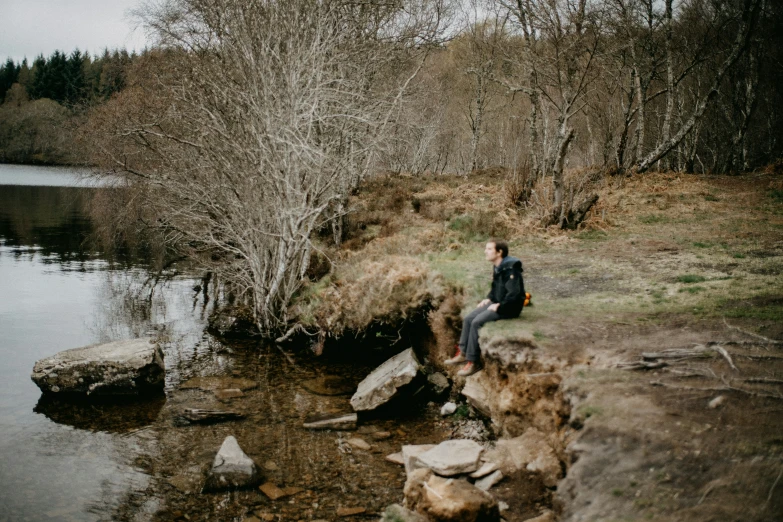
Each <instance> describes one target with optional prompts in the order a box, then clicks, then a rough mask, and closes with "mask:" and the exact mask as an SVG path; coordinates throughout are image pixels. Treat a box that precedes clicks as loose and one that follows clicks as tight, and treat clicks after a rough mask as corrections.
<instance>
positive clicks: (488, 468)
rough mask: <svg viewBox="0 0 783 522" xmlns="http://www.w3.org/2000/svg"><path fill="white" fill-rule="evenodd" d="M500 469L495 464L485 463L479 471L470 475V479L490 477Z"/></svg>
mask: <svg viewBox="0 0 783 522" xmlns="http://www.w3.org/2000/svg"><path fill="white" fill-rule="evenodd" d="M496 469H498V465H497V463H495V462H485V463H484V464H482V465H481V467H480V468H479V469H477V470H476V471H474V472H473V473H471V474H470V478H474V479H477V478H481V477H485V476H487V475H489V474H490V473H492V472H493V471H495V470H496Z"/></svg>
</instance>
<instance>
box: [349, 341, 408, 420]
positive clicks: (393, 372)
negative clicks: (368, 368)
mask: <svg viewBox="0 0 783 522" xmlns="http://www.w3.org/2000/svg"><path fill="white" fill-rule="evenodd" d="M420 368H421V364H419V361H418V360H417V359H416V355H415V354H414V353H413V349H412V348H408V349H407V350H405V351H403V352H400V353H398V354H397V355H395V356H394V357H392V358H391V359H389V360H388V361H386V362H385V363H383V364H382V365H380V366H379V367H377V368H376V369H375V370H373V371H372V373H370V375H368V376H367V377H366V378H365V379H364V380H363V381H362V382H360V383H359V387H358V389H357V390H356V393H355V394H354V395H353V397H351V406H352V407H353V409H354V410H355V411H367V410H374V409H375V408H377V407H378V406H381V405H382V404H385V403H386V402H388V401H389V399H391V398H392V397H394V395H396V393H397V390H398V389H399V388H401V387H403V386H405V385H406V384H409V383H410V382H411V381H412V380H413V379H414V378H415V377H416V375H417V374H418V373H419V369H420Z"/></svg>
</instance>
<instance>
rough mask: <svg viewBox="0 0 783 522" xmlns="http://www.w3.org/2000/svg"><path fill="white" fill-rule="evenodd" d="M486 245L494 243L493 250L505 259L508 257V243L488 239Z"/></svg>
mask: <svg viewBox="0 0 783 522" xmlns="http://www.w3.org/2000/svg"><path fill="white" fill-rule="evenodd" d="M487 243H495V250H497V251H498V252H500V255H501V256H503V257H506V256H507V255H508V243H506V242H505V241H503V240H502V239H490V240H489V241H487Z"/></svg>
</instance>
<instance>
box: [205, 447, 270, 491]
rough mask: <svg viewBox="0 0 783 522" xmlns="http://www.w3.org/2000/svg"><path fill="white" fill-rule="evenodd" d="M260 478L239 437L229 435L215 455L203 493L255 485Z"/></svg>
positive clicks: (256, 467)
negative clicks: (240, 445) (241, 446)
mask: <svg viewBox="0 0 783 522" xmlns="http://www.w3.org/2000/svg"><path fill="white" fill-rule="evenodd" d="M260 478H261V473H260V471H259V469H258V466H257V465H256V463H255V462H253V459H251V458H250V457H248V456H247V455H245V452H244V451H242V448H240V447H239V443H238V442H237V439H235V438H234V437H233V436H231V435H229V436H228V437H226V440H224V441H223V444H222V445H221V446H220V449H219V450H218V452H217V455H215V460H214V461H213V463H212V469H211V470H210V471H209V474H208V475H207V480H206V482H205V483H204V488H203V489H202V493H206V492H210V491H223V490H227V489H240V488H246V487H253V486H255V485H256V484H258V483H259V482H260Z"/></svg>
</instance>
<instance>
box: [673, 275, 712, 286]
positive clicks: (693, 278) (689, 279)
mask: <svg viewBox="0 0 783 522" xmlns="http://www.w3.org/2000/svg"><path fill="white" fill-rule="evenodd" d="M706 280H707V278H706V277H703V276H700V275H693V274H685V275H681V276H677V282H678V283H685V284H686V285H690V284H693V283H703V282H704V281H706Z"/></svg>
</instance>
